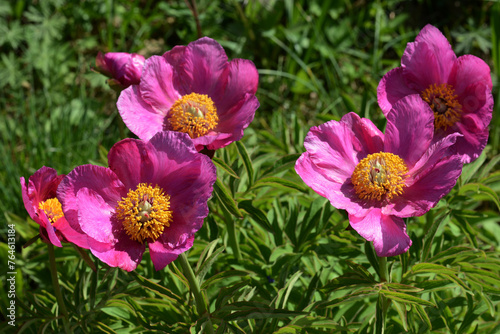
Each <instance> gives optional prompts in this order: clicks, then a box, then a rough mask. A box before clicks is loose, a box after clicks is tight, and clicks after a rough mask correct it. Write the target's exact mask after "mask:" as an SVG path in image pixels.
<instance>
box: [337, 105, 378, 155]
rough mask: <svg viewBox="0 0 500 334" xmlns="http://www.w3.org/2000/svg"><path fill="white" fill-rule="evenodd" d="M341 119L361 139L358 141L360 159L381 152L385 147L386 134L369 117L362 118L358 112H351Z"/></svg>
mask: <svg viewBox="0 0 500 334" xmlns="http://www.w3.org/2000/svg"><path fill="white" fill-rule="evenodd" d="M340 121H341V122H343V123H346V124H347V125H348V127H349V128H350V129H351V130H352V132H353V133H354V136H355V137H356V138H358V139H359V141H358V142H359V144H360V145H361V147H356V151H357V152H358V158H359V160H361V159H362V158H364V157H366V156H367V155H368V154H371V153H376V152H380V151H382V150H383V149H384V134H383V133H382V131H380V130H379V129H378V128H377V127H376V126H375V124H373V123H372V121H370V120H369V119H367V118H361V117H359V116H358V115H357V114H355V113H353V112H350V113H348V114H346V115H344V116H343V117H342V119H341V120H340ZM358 142H356V143H358Z"/></svg>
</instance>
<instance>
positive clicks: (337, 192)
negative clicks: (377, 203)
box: [295, 152, 371, 216]
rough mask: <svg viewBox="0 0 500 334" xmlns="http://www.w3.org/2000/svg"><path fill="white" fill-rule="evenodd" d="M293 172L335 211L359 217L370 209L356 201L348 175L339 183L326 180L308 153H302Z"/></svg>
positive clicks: (322, 171)
mask: <svg viewBox="0 0 500 334" xmlns="http://www.w3.org/2000/svg"><path fill="white" fill-rule="evenodd" d="M295 171H296V172H297V174H299V176H300V177H301V178H302V180H303V181H304V183H305V184H307V185H308V186H309V187H310V188H311V189H312V190H314V191H315V192H316V193H318V194H319V195H321V196H323V197H325V198H327V199H328V200H329V201H330V203H331V204H332V205H333V206H334V207H336V208H337V209H344V210H347V211H348V212H349V213H351V214H356V215H359V216H363V215H365V214H366V212H367V210H369V209H371V208H370V207H368V206H366V205H365V204H364V203H361V202H360V201H359V200H358V196H357V195H356V192H355V190H354V185H353V184H352V182H351V180H350V175H349V178H347V179H345V180H343V181H340V182H338V181H335V180H332V179H330V178H328V177H327V176H326V175H325V173H324V170H323V169H319V168H318V167H317V166H316V165H315V164H314V162H313V161H312V160H311V157H310V154H309V152H304V153H303V154H302V155H301V156H300V157H299V159H298V160H297V162H296V164H295ZM351 174H352V172H351Z"/></svg>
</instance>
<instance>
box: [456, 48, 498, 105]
mask: <svg viewBox="0 0 500 334" xmlns="http://www.w3.org/2000/svg"><path fill="white" fill-rule="evenodd" d="M448 83H449V84H450V85H452V86H453V88H455V93H456V94H457V95H459V96H461V95H463V94H464V91H465V90H467V88H468V87H469V86H470V85H477V86H478V91H477V98H478V99H481V97H483V96H484V92H485V91H486V90H488V91H490V92H491V89H492V87H493V84H492V82H491V73H490V67H489V66H488V65H487V64H486V63H485V62H484V61H483V60H482V59H480V58H478V57H476V56H473V55H463V56H461V57H458V59H457V61H456V62H455V63H454V66H453V69H452V71H451V73H450V77H449V79H448ZM467 95H471V94H467ZM474 95H475V94H474ZM474 95H473V96H474Z"/></svg>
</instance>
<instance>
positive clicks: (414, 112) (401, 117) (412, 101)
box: [384, 94, 434, 169]
mask: <svg viewBox="0 0 500 334" xmlns="http://www.w3.org/2000/svg"><path fill="white" fill-rule="evenodd" d="M433 136H434V113H433V112H432V110H431V108H430V107H429V105H428V104H427V103H425V102H424V101H423V100H422V98H420V96H419V95H416V94H415V95H409V96H407V97H405V98H403V99H401V100H399V101H398V102H397V103H396V104H395V105H394V107H393V108H392V110H391V111H390V113H389V114H388V115H387V126H386V130H385V149H384V151H385V152H390V153H393V154H396V155H398V156H399V157H400V158H401V159H403V160H404V161H405V163H406V165H407V167H408V169H412V168H413V165H414V164H415V163H416V162H417V161H418V160H419V159H420V157H421V156H422V154H424V152H425V151H426V150H427V149H428V148H429V146H430V143H431V141H432V138H433Z"/></svg>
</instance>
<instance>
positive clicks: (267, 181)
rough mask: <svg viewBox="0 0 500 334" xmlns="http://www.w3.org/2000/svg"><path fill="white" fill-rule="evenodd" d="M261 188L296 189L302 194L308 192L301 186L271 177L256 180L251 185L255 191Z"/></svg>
mask: <svg viewBox="0 0 500 334" xmlns="http://www.w3.org/2000/svg"><path fill="white" fill-rule="evenodd" d="M261 187H278V188H283V187H284V188H292V189H296V190H298V191H301V192H303V193H306V192H308V188H307V187H305V186H303V185H301V184H298V183H296V182H293V181H290V180H285V179H282V178H279V177H273V176H270V177H264V178H262V179H260V180H257V182H255V184H254V185H253V187H252V189H257V188H261Z"/></svg>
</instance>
